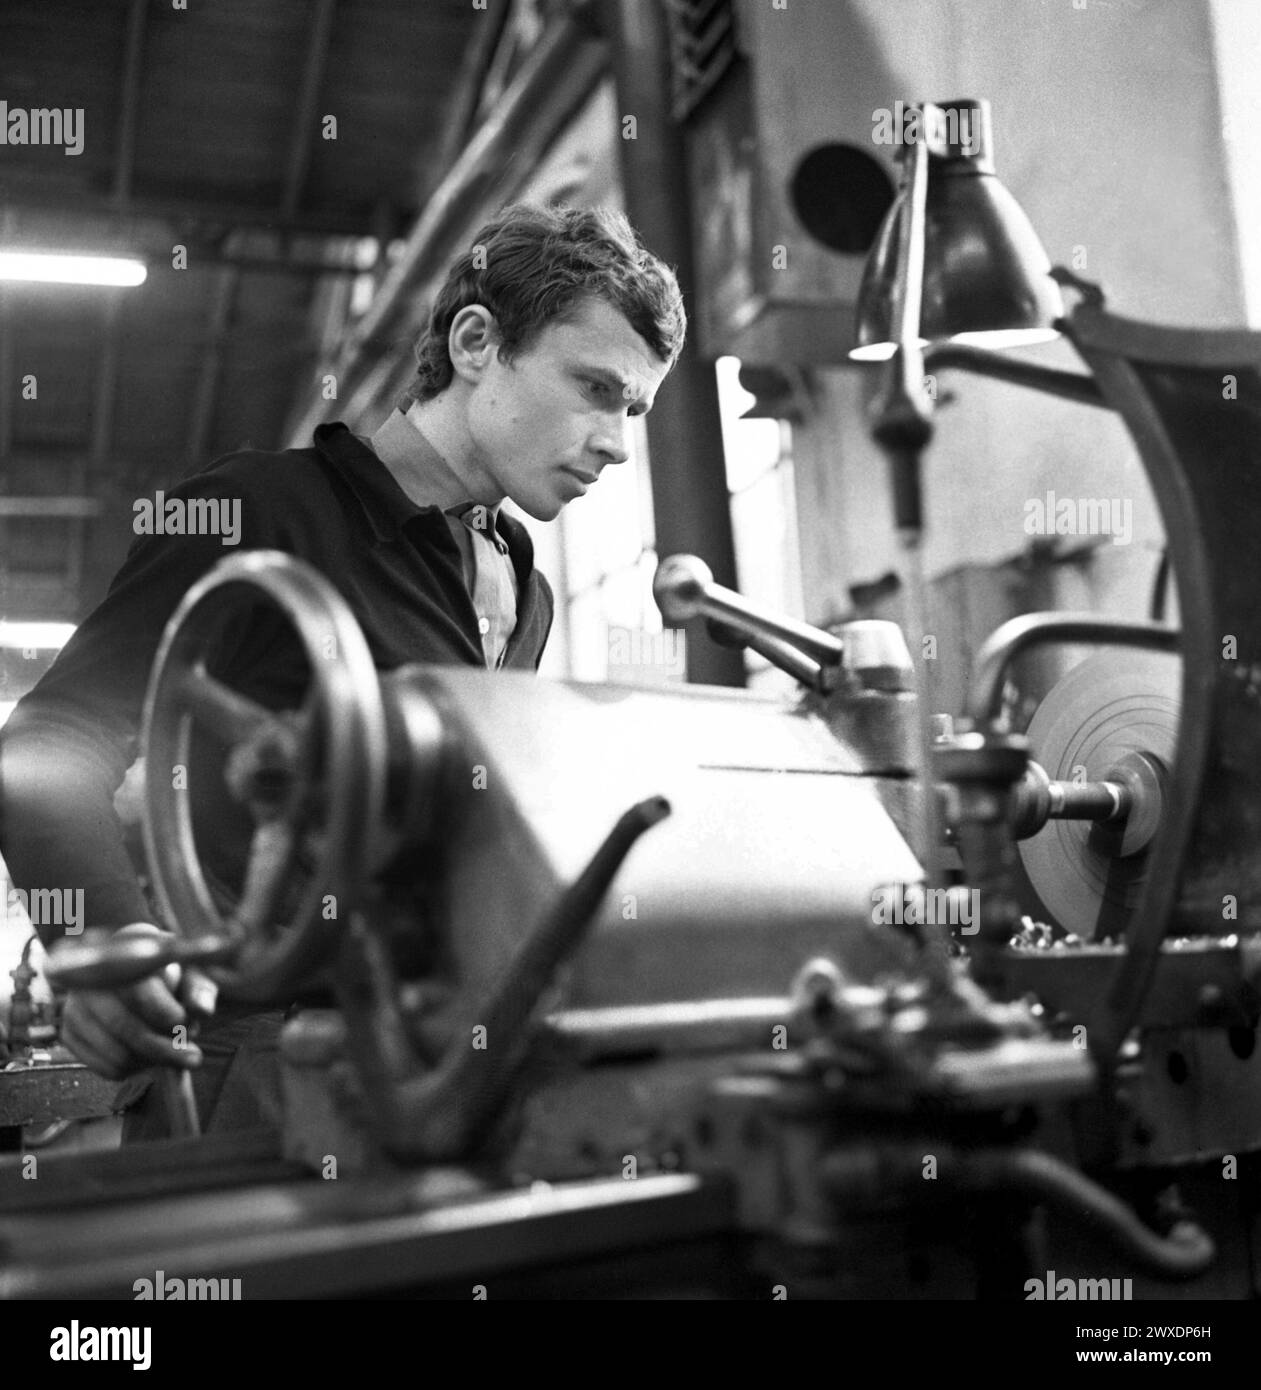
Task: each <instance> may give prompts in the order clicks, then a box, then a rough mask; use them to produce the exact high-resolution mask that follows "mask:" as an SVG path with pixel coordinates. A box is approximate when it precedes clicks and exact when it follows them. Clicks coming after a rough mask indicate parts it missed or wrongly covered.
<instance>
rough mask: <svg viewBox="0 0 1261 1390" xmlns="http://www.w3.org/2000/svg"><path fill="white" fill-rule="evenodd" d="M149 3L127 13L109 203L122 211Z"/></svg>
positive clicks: (134, 1)
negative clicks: (112, 185)
mask: <svg viewBox="0 0 1261 1390" xmlns="http://www.w3.org/2000/svg"><path fill="white" fill-rule="evenodd" d="M148 7H149V0H131V5H130V8H129V9H128V11H127V46H126V49H125V50H124V51H125V54H126V56H125V57H124V59H123V75H122V83H121V87H120V89H119V101H118V135H117V137H116V140H115V146H114V187H113V190H112V192H111V195H110V197H111V200H112V202H113V203H114V205H115V206H116V207H119V208H124V207H126V206H127V203H128V201H129V200H130V198H131V180H132V175H133V173H134V171H135V165H136V123H137V118H138V115H139V112H140V78H141V73H142V70H143V67H144V31H145V20H146V18H147V11H148Z"/></svg>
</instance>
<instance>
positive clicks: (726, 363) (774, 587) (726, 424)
mask: <svg viewBox="0 0 1261 1390" xmlns="http://www.w3.org/2000/svg"><path fill="white" fill-rule="evenodd" d="M717 370H718V404H719V410H720V412H721V415H722V447H723V456H724V458H725V459H726V463H727V490H728V492H729V493H730V494H731V529H732V533H733V536H734V540H735V548H736V573H737V574H738V575H739V577H740V592H741V593H742V594H743V595H744V597H745V598H747V599H748V600H749V601H750V602H751V603H756V604H758V605H760V606H761V607H762V608H765V609H768V610H769V611H770V612H772V613H778V614H782V615H784V616H786V617H791V618H802V617H804V613H803V605H802V595H801V557H800V551H799V546H798V538H797V509H796V493H795V488H794V481H793V456H792V426H791V425H790V424H789V423H788V421H787V420H781V419H773V418H767V417H758V416H753V417H748V416H746V412H747V411H749V410H750V409H751V408H752V407H754V405H755V403H756V400H757V398H756V397H755V396H754V395H753V394H752V393H751V392H749V391H746V390H745V389H744V387H743V386H742V385H741V384H740V360H739V358H736V357H720V358H719V359H718V367H717ZM745 668H746V670H747V671H748V673H749V688H750V689H751V690H760V691H763V692H772V691H781V692H783V693H785V694H792V693H794V692H795V691H796V689H797V685H796V682H795V681H794V680H793V678H792V677H791V676H788V675H786V674H785V673H784V672H782V671H780V670H779V669H778V668H777V667H774V666H772V665H771V664H770V663H769V662H768V661H766V660H765V659H764V658H763V657H760V656H758V655H757V654H756V653H754V652H750V651H748V650H747V649H746V651H745Z"/></svg>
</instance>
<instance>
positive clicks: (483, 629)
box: [477, 618, 490, 637]
mask: <svg viewBox="0 0 1261 1390" xmlns="http://www.w3.org/2000/svg"><path fill="white" fill-rule="evenodd" d="M477 630H478V632H480V633H481V634H482V636H483V637H485V636H486V634H487V633H488V632H489V631H490V619H489V618H478V620H477Z"/></svg>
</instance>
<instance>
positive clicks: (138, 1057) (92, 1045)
mask: <svg viewBox="0 0 1261 1390" xmlns="http://www.w3.org/2000/svg"><path fill="white" fill-rule="evenodd" d="M112 935H117V936H139V935H152V936H169V935H170V933H169V932H165V931H163V930H162V929H161V928H160V927H156V926H154V925H153V924H152V923H151V922H134V923H133V924H132V925H131V926H128V927H123V928H122V929H121V930H120V931H118V932H116V933H112ZM217 993H218V990H217V988H216V986H215V984H214V982H213V981H212V980H210V979H209V978H207V976H205V975H203V974H202V973H201V971H199V970H193V969H185V970H183V971H181V970H180V967H179V966H178V965H168V966H167V967H166V968H165V969H164V970H162V971H161V972H160V973H158V974H155V975H150V976H149V978H148V979H146V980H141V981H139V982H138V983H137V984H134V985H128V986H126V988H124V989H117V990H105V989H72V990H71V991H70V992H69V994H68V995H67V996H66V1006H65V1011H64V1013H63V1014H62V1029H61V1037H62V1041H63V1042H64V1043H65V1045H66V1046H67V1047H68V1048H69V1049H70V1051H71V1052H73V1053H74V1055H75V1056H76V1057H78V1059H79V1060H80V1061H81V1062H83V1063H84V1064H85V1065H86V1066H89V1067H91V1069H92V1070H93V1071H94V1072H96V1073H97V1074H98V1075H100V1076H104V1077H107V1078H109V1079H110V1080H111V1081H118V1080H121V1079H122V1078H123V1077H125V1076H130V1075H131V1073H132V1072H135V1071H141V1070H143V1069H144V1068H145V1067H151V1066H155V1065H157V1066H168V1067H183V1068H186V1069H187V1068H192V1067H198V1066H200V1065H201V1060H202V1054H201V1049H200V1048H199V1047H198V1046H197V1044H196V1043H195V1042H194V1041H193V1040H192V1035H191V1034H192V1024H193V1021H194V1019H195V1018H197V1017H202V1016H205V1015H208V1014H211V1013H213V1012H214V1007H215V996H216V994H217ZM181 1025H182V1026H183V1029H184V1030H185V1031H184V1032H182V1033H177V1032H176V1031H175V1030H176V1028H178V1027H180V1026H181Z"/></svg>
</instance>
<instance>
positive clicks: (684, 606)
mask: <svg viewBox="0 0 1261 1390" xmlns="http://www.w3.org/2000/svg"><path fill="white" fill-rule="evenodd" d="M652 594H653V597H654V598H655V599H656V601H657V607H658V608H660V609H661V612H662V614H663V616H664V617H665V618H666V619H667V621H670V622H678V623H682V622H687V620H688V619H689V618H700V617H704V618H710V619H712V620H714V621H716V622H719V623H723V624H724V625H725V626H727V627H729V628H733V629H734V630H735V631H736V632H738V633H739V634H740V635H741V636H742V637H748V638H750V639H752V640H756V641H762V642H766V643H767V650H766V652H765V655H767V656H768V657H770V659H771V660H776V658H775V656H773V655H772V654H771V648H772V647H773V646H774V645H775V644H778V643H785V642H786V643H788V644H789V645H790V646H791V647H795V648H796V649H797V651H798V652H800V653H803V654H804V655H806V656H808V657H810V658H811V659H812V660H814V661H817V662H818V663H819V664H820V665H822V666H839V665H840V664H841V661H842V659H843V657H844V655H845V644H844V643H843V642H842V641H841V640H840V638H838V637H833V636H832V634H831V633H830V632H824V631H823V629H822V628H818V627H811V626H810V624H809V623H801V622H798V621H797V620H796V619H795V618H782V617H778V616H776V615H775V614H773V613H767V612H766V611H765V610H764V609H762V608H759V607H757V606H756V605H755V604H752V603H749V602H748V601H747V600H746V599H744V598H742V597H741V596H740V595H739V594H738V593H736V591H735V590H734V589H727V588H724V587H723V585H721V584H715V583H714V576H713V572H712V571H711V570H710V568H709V566H708V565H707V564H706V563H705V562H704V560H701V559H699V558H698V557H697V556H695V555H671V556H669V557H668V558H667V559H665V560H662V562H661V563H660V564H659V565H658V566H657V573H656V577H655V578H654V579H653V581H652ZM768 639H769V641H768ZM776 664H777V665H778V664H779V663H778V661H776ZM792 674H794V675H796V674H797V672H795V671H794V672H793V673H792Z"/></svg>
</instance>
